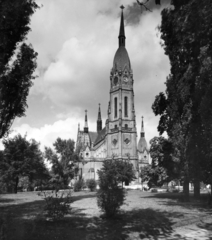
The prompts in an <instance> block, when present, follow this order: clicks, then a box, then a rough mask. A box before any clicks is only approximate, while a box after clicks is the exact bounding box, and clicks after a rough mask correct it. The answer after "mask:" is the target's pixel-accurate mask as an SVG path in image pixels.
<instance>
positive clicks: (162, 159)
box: [140, 136, 180, 187]
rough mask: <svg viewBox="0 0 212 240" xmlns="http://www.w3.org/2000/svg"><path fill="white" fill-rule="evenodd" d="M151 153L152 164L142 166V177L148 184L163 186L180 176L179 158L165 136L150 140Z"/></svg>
mask: <svg viewBox="0 0 212 240" xmlns="http://www.w3.org/2000/svg"><path fill="white" fill-rule="evenodd" d="M150 144H151V146H150V155H151V158H152V164H151V165H149V166H146V167H144V168H141V172H140V177H141V178H142V181H143V182H145V181H147V182H148V185H149V186H150V187H151V186H152V185H156V186H162V185H163V184H164V183H169V182H170V181H172V180H176V179H179V178H180V171H179V159H177V158H174V154H173V153H174V149H173V146H172V143H171V142H170V141H169V140H168V139H165V138H164V137H162V136H160V137H154V138H153V139H151V140H150Z"/></svg>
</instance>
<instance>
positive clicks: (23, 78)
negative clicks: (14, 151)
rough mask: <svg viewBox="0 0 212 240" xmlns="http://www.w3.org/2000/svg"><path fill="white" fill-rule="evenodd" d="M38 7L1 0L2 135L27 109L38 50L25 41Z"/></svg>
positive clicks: (27, 1)
mask: <svg viewBox="0 0 212 240" xmlns="http://www.w3.org/2000/svg"><path fill="white" fill-rule="evenodd" d="M37 8H38V5H37V4H36V3H35V1H34V0H19V1H15V0H1V1H0V53H1V54H0V138H2V137H4V136H5V135H7V134H8V132H9V129H10V127H11V125H12V123H13V120H14V119H15V118H16V117H22V116H24V113H25V110H26V108H27V103H26V101H27V96H28V94H29V89H30V87H31V86H32V80H33V79H34V78H35V77H34V76H33V72H34V70H35V68H36V58H37V53H36V52H35V51H34V50H33V48H32V46H31V45H30V44H27V43H26V42H25V40H26V35H27V34H28V32H29V31H30V27H29V24H30V17H31V15H32V14H33V13H34V12H35V11H36V9H37Z"/></svg>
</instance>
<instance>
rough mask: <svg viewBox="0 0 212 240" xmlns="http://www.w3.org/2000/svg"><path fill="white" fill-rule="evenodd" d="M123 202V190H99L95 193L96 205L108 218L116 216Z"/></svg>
mask: <svg viewBox="0 0 212 240" xmlns="http://www.w3.org/2000/svg"><path fill="white" fill-rule="evenodd" d="M124 201H125V191H124V189H123V188H113V189H100V190H98V192H97V205H98V207H99V208H100V209H101V210H102V211H103V212H105V214H106V216H107V217H109V218H110V217H113V216H114V215H116V214H117V212H118V211H119V209H120V207H121V206H122V205H123V204H124Z"/></svg>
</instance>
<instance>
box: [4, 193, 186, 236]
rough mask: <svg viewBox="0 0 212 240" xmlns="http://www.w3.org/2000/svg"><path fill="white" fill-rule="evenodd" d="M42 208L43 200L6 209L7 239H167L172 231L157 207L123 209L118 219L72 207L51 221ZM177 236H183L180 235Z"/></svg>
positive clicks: (170, 224) (166, 219)
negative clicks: (61, 216)
mask: <svg viewBox="0 0 212 240" xmlns="http://www.w3.org/2000/svg"><path fill="white" fill-rule="evenodd" d="M87 196H88V195H87ZM92 196H93V195H92ZM43 207H44V201H36V202H31V203H24V204H20V205H13V206H7V207H5V208H3V210H4V211H3V212H1V213H3V218H2V219H3V220H2V221H1V220H0V222H1V226H3V228H4V234H5V236H4V237H5V239H6V240H28V239H30V240H38V239H45V240H52V239H55V240H56V239H58V240H59V239H72V240H79V239H80V240H84V239H92V240H98V239H102V240H107V239H109V240H113V239H117V240H118V239H144V238H146V239H158V238H159V237H164V238H165V239H167V238H168V237H169V236H171V234H172V233H173V230H172V225H173V223H172V222H171V221H170V219H169V218H168V217H167V216H166V213H164V212H161V211H158V210H153V209H134V210H132V211H122V212H121V213H120V214H119V215H118V216H117V217H116V218H113V219H106V218H103V217H92V218H88V217H86V216H85V215H84V214H83V213H82V211H83V210H84V209H73V210H72V211H71V214H70V215H68V216H66V217H65V218H64V219H62V220H60V221H57V222H51V221H46V220H45V219H44V217H43V215H42V214H41V213H42V209H43ZM1 210H2V209H1ZM1 226H0V229H1ZM0 239H1V236H0ZM2 239H3V238H2ZM178 239H184V238H180V237H179V236H178Z"/></svg>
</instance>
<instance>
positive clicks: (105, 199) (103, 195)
mask: <svg viewBox="0 0 212 240" xmlns="http://www.w3.org/2000/svg"><path fill="white" fill-rule="evenodd" d="M120 165H121V162H119V163H118V165H117V162H116V161H115V160H110V161H104V162H103V168H102V169H101V170H99V171H98V175H99V187H100V189H99V190H98V192H97V205H98V207H99V208H100V209H101V210H102V211H103V212H104V213H105V214H106V217H113V216H114V215H115V214H117V213H118V211H119V209H120V207H121V206H122V205H123V204H124V201H125V190H124V189H123V188H121V187H119V185H120V183H121V182H122V180H123V177H124V176H123V172H120V171H121V169H122V168H121V167H120ZM120 175H122V177H121V178H120Z"/></svg>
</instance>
